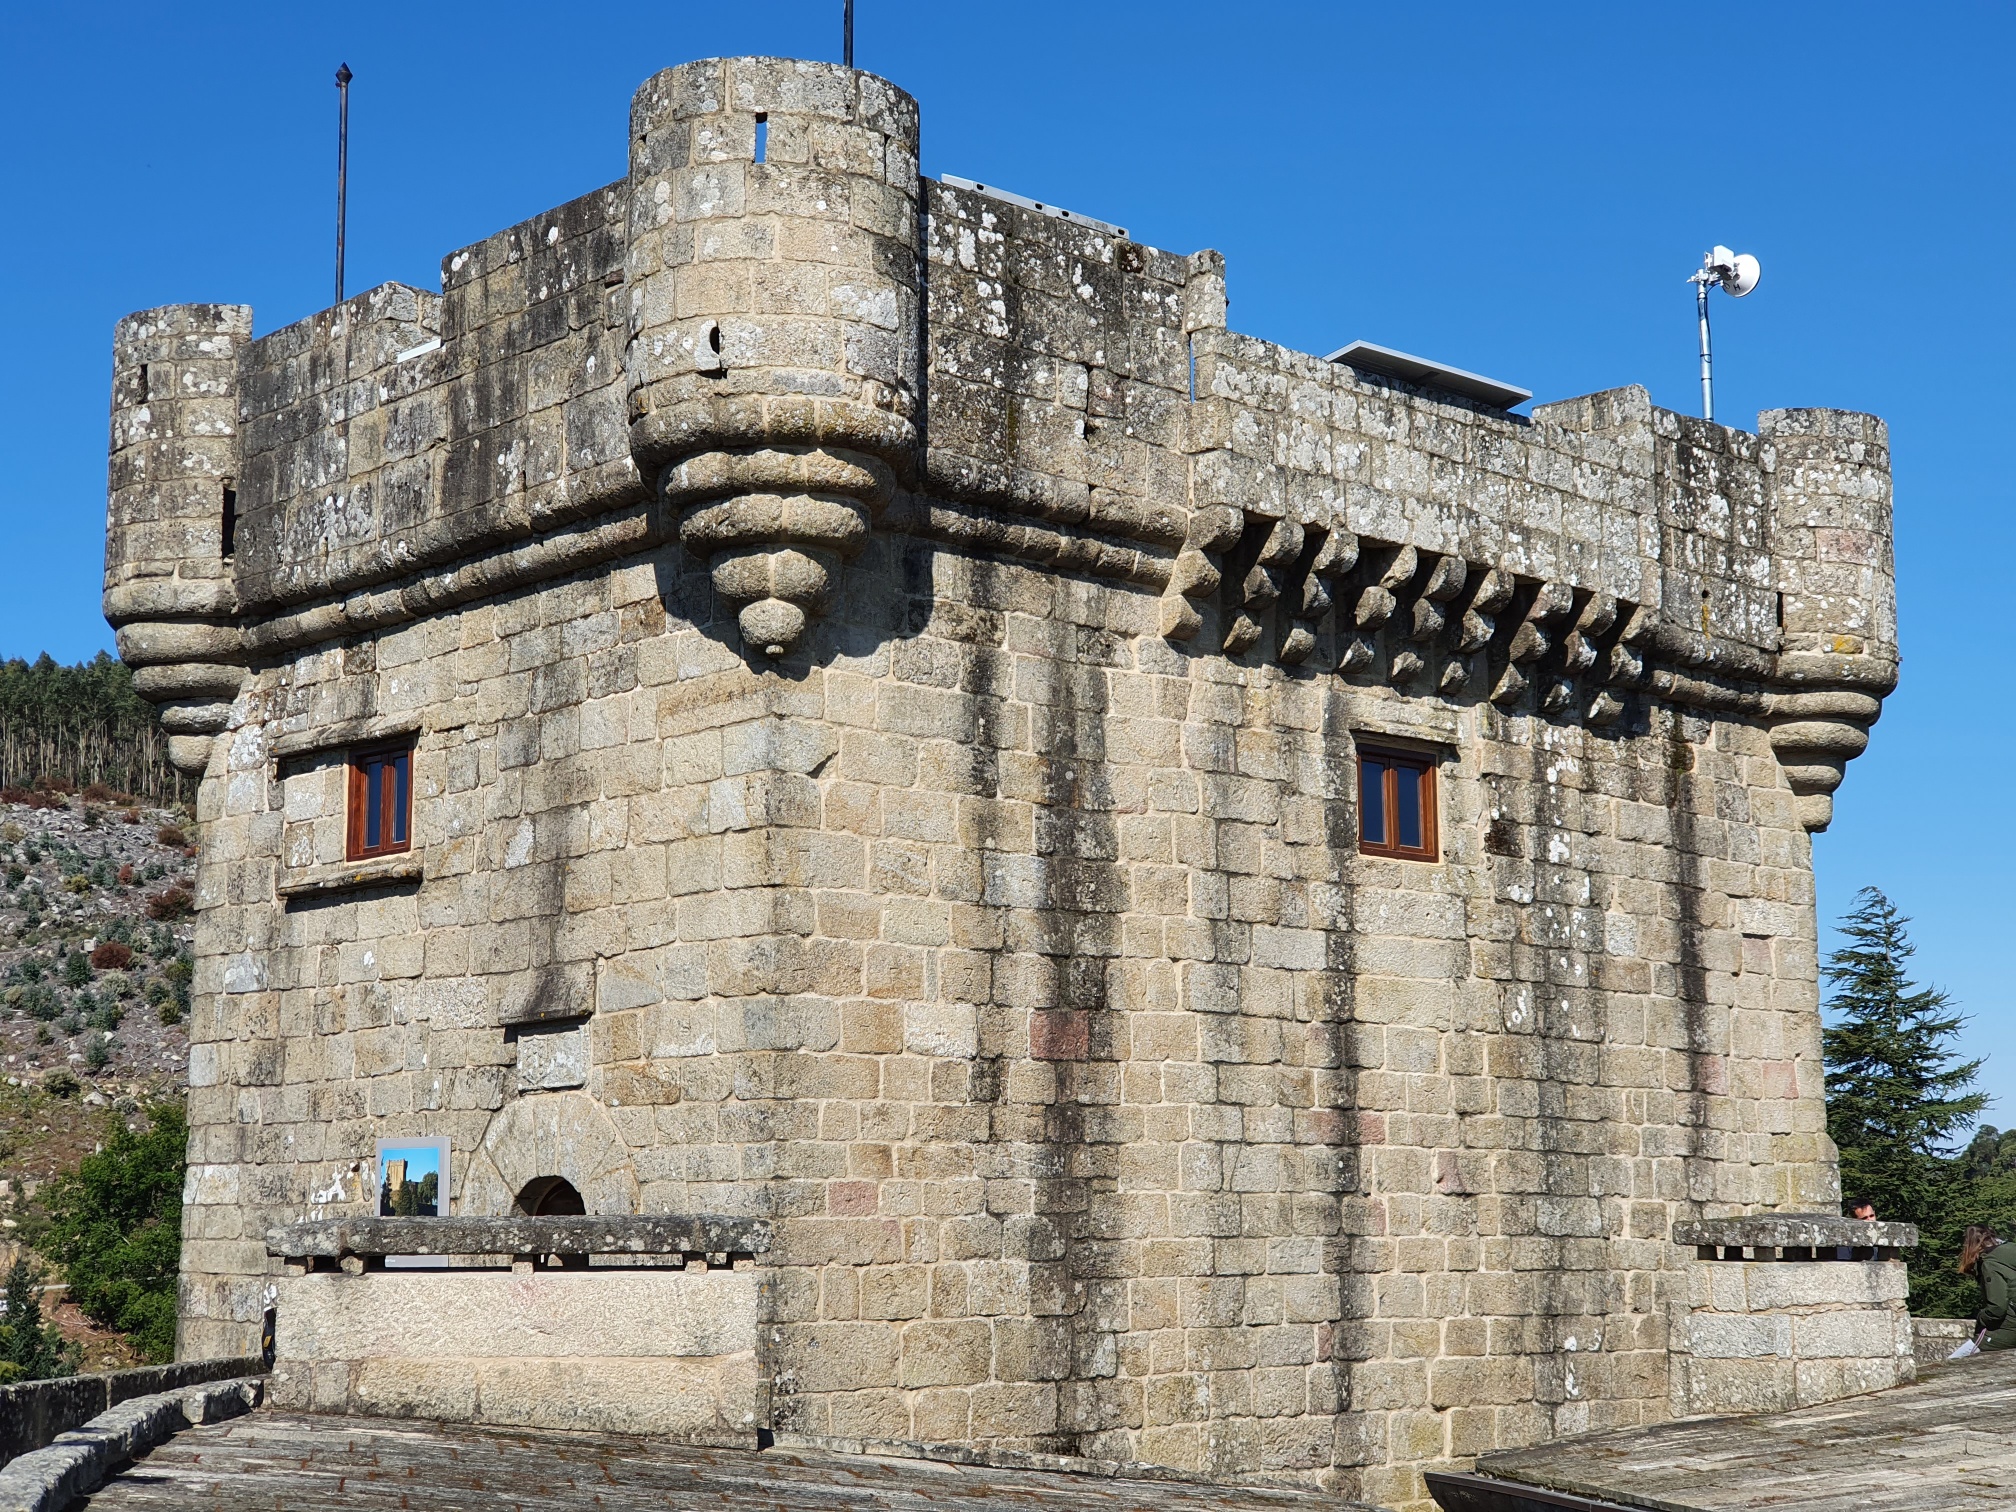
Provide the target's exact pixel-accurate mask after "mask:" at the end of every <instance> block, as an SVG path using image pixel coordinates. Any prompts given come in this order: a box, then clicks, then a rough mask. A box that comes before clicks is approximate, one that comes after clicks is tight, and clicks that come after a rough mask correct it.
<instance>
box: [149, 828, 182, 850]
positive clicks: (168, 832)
mask: <svg viewBox="0 0 2016 1512" xmlns="http://www.w3.org/2000/svg"><path fill="white" fill-rule="evenodd" d="M154 838H155V839H156V840H159V841H160V842H161V843H162V844H163V845H168V846H173V847H174V848H175V849H176V850H180V849H182V847H183V846H185V845H187V844H188V843H189V837H188V836H187V835H185V834H183V833H182V828H181V826H180V825H175V824H164V825H162V826H161V828H159V829H158V830H156V831H154Z"/></svg>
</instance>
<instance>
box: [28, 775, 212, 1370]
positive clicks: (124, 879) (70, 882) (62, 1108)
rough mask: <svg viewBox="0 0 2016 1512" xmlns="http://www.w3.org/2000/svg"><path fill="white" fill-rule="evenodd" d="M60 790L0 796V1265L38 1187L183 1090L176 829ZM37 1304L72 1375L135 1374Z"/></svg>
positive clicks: (182, 912) (109, 800)
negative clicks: (56, 1330)
mask: <svg viewBox="0 0 2016 1512" xmlns="http://www.w3.org/2000/svg"><path fill="white" fill-rule="evenodd" d="M60 787H61V785H60V784H58V785H57V789H56V790H48V789H45V790H32V789H20V788H8V789H5V790H0V1071H4V1075H0V1214H4V1215H5V1216H0V1267H4V1266H5V1265H10V1264H12V1262H13V1260H14V1258H15V1256H16V1254H18V1253H20V1250H19V1247H18V1246H17V1245H16V1244H15V1243H14V1242H13V1241H14V1239H15V1237H16V1235H17V1234H25V1233H32V1232H34V1230H35V1228H36V1225H37V1218H38V1216H39V1203H38V1202H37V1197H38V1195H39V1194H40V1192H41V1190H42V1188H43V1187H44V1186H45V1184H46V1183H47V1182H49V1181H50V1180H51V1179H52V1178H53V1177H56V1176H61V1175H68V1174H70V1173H72V1172H74V1171H75V1170H76V1169H77V1165H78V1162H79V1161H81V1160H82V1159H83V1158H84V1157H85V1156H86V1155H89V1154H91V1153H92V1152H93V1151H94V1150H96V1149H99V1148H101V1147H102V1145H103V1142H104V1140H105V1139H106V1137H107V1135H108V1134H109V1133H110V1132H111V1130H112V1129H113V1128H114V1127H115V1126H116V1124H117V1123H119V1122H124V1123H125V1124H127V1126H128V1127H130V1128H134V1129H138V1128H139V1127H141V1126H142V1125H143V1124H144V1122H145V1119H144V1117H143V1115H142V1109H143V1108H145V1106H146V1105H147V1104H148V1103H151V1102H155V1101H158V1100H160V1099H163V1098H169V1097H180V1096H181V1095H182V1093H183V1089H184V1087H185V1086H186V1085H187V1078H188V1062H189V1040H188V1035H187V1033H186V1031H185V1027H184V1019H185V1017H186V1014H187V1011H188V1004H189V979H190V966H191V961H190V952H189V941H190V920H189V889H190V886H191V882H192V876H193V868H194V858H195V854H196V852H195V848H194V847H193V846H192V845H191V844H190V841H189V837H188V836H187V835H186V834H185V833H184V832H183V830H182V828H181V824H182V822H183V817H182V815H180V814H179V813H178V812H176V811H174V810H170V809H158V808H147V807H144V806H142V805H140V804H137V803H135V802H133V801H131V800H130V799H126V798H125V797H124V795H123V794H119V793H115V792H111V791H108V790H106V789H104V788H87V789H85V790H84V792H82V793H69V792H64V791H61V790H60ZM31 1258H32V1257H31ZM50 1280H51V1281H52V1282H53V1281H54V1280H55V1278H54V1277H53V1276H52V1277H50ZM46 1305H47V1306H48V1307H49V1310H50V1316H51V1318H52V1320H53V1321H54V1322H55V1323H56V1324H57V1325H58V1327H60V1328H61V1329H62V1331H63V1332H64V1334H65V1335H66V1336H68V1337H69V1338H70V1339H72V1340H73V1341H74V1342H76V1343H77V1344H78V1346H79V1347H80V1348H81V1349H82V1351H83V1357H82V1364H83V1368H85V1369H108V1368H117V1367H120V1366H124V1365H130V1364H134V1363H137V1361H138V1359H139V1356H138V1355H137V1354H136V1353H135V1352H134V1350H133V1348H132V1347H131V1345H130V1343H129V1342H128V1341H127V1340H126V1339H125V1338H124V1337H123V1336H121V1335H119V1334H115V1333H109V1332H107V1331H106V1330H104V1329H101V1328H98V1327H96V1326H94V1325H93V1324H91V1323H90V1322H88V1321H87V1320H86V1319H85V1318H84V1317H83V1316H82V1315H81V1314H79V1313H78V1312H77V1310H76V1308H74V1307H72V1306H70V1305H68V1304H67V1303H66V1302H65V1301H64V1300H63V1298H62V1289H61V1287H60V1286H52V1287H51V1288H50V1295H49V1297H48V1301H47V1304H46Z"/></svg>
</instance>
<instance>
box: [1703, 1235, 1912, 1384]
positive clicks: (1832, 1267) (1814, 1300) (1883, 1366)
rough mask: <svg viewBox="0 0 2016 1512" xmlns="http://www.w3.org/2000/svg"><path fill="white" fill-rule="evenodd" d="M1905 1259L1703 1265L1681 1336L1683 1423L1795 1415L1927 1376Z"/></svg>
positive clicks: (1749, 1262)
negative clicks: (1711, 1417) (1921, 1369)
mask: <svg viewBox="0 0 2016 1512" xmlns="http://www.w3.org/2000/svg"><path fill="white" fill-rule="evenodd" d="M1909 1290H1910V1277H1909V1276H1908V1275H1907V1274H1906V1272H1905V1267H1904V1262H1903V1261H1901V1260H1767V1261H1756V1260H1714V1261H1707V1260H1697V1261H1695V1262H1693V1263H1692V1264H1691V1265H1689V1266H1688V1268H1687V1298H1686V1303H1685V1305H1684V1308H1683V1309H1681V1310H1679V1311H1677V1312H1676V1316H1675V1319H1674V1328H1673V1337H1672V1345H1671V1347H1672V1377H1671V1380H1672V1394H1673V1403H1672V1405H1673V1412H1674V1415H1675V1416H1676V1417H1694V1416H1699V1415H1702V1414H1710V1413H1749V1412H1785V1411H1789V1410H1790V1409H1792V1408H1794V1407H1808V1406H1811V1405H1813V1404H1814V1403H1816V1402H1828V1401H1832V1400H1834V1399H1835V1398H1836V1397H1844V1396H1859V1395H1860V1394H1861V1393H1863V1392H1865V1391H1881V1390H1884V1389H1885V1388H1887V1387H1891V1386H1901V1385H1904V1384H1907V1383H1908V1382H1910V1381H1912V1380H1915V1379H1916V1377H1917V1354H1916V1348H1915V1345H1914V1343H1913V1333H1912V1319H1911V1316H1910V1314H1909V1312H1908V1311H1907V1310H1906V1308H1905V1304H1904V1298H1905V1294H1906V1293H1907V1292H1908V1291H1909Z"/></svg>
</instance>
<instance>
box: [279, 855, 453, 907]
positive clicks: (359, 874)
mask: <svg viewBox="0 0 2016 1512" xmlns="http://www.w3.org/2000/svg"><path fill="white" fill-rule="evenodd" d="M425 878H426V870H425V868H424V867H423V866H422V865H421V861H420V858H419V857H418V856H416V855H412V854H411V853H408V854H406V855H403V856H382V857H379V858H377V859H375V860H371V861H346V862H344V863H343V864H342V865H341V866H311V867H307V868H304V869H303V870H301V871H298V872H295V873H294V874H293V875H292V876H290V877H287V878H286V879H285V880H284V881H282V882H281V884H280V886H279V888H278V889H277V891H278V892H279V894H280V897H281V899H282V901H292V900H294V899H296V898H326V897H330V896H332V895H334V894H336V893H346V892H358V891H361V890H362V889H364V888H367V887H391V886H394V885H396V884H398V883H401V882H420V881H424V880H425Z"/></svg>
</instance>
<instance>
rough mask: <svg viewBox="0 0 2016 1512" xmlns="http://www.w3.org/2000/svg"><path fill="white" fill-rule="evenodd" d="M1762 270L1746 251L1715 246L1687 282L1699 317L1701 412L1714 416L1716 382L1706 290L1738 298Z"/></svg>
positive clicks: (1760, 276)
mask: <svg viewBox="0 0 2016 1512" xmlns="http://www.w3.org/2000/svg"><path fill="white" fill-rule="evenodd" d="M1763 276H1764V269H1763V268H1762V266H1760V265H1759V263H1758V261H1757V259H1756V258H1754V257H1752V256H1751V255H1750V254H1749V253H1748V252H1731V251H1730V250H1729V249H1728V248H1727V247H1722V246H1718V247H1716V248H1715V249H1714V250H1713V251H1712V252H1710V253H1709V254H1708V255H1707V256H1706V257H1704V258H1702V259H1701V269H1700V271H1699V272H1698V273H1696V274H1695V275H1694V276H1693V277H1692V278H1690V279H1688V280H1687V281H1688V282H1689V283H1691V284H1693V285H1694V302H1695V307H1696V309H1697V311H1698V312H1699V314H1700V319H1701V415H1702V418H1703V419H1707V420H1713V419H1714V418H1715V383H1714V379H1713V377H1712V376H1711V374H1710V369H1709V358H1708V291H1709V290H1710V289H1711V288H1718V289H1720V290H1721V291H1722V292H1723V293H1724V294H1727V295H1728V296H1729V297H1730V298H1731V299H1741V298H1742V297H1743V296H1744V295H1745V294H1748V293H1749V292H1750V291H1751V290H1752V289H1754V288H1756V287H1757V280H1758V279H1760V278H1762V277H1763Z"/></svg>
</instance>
